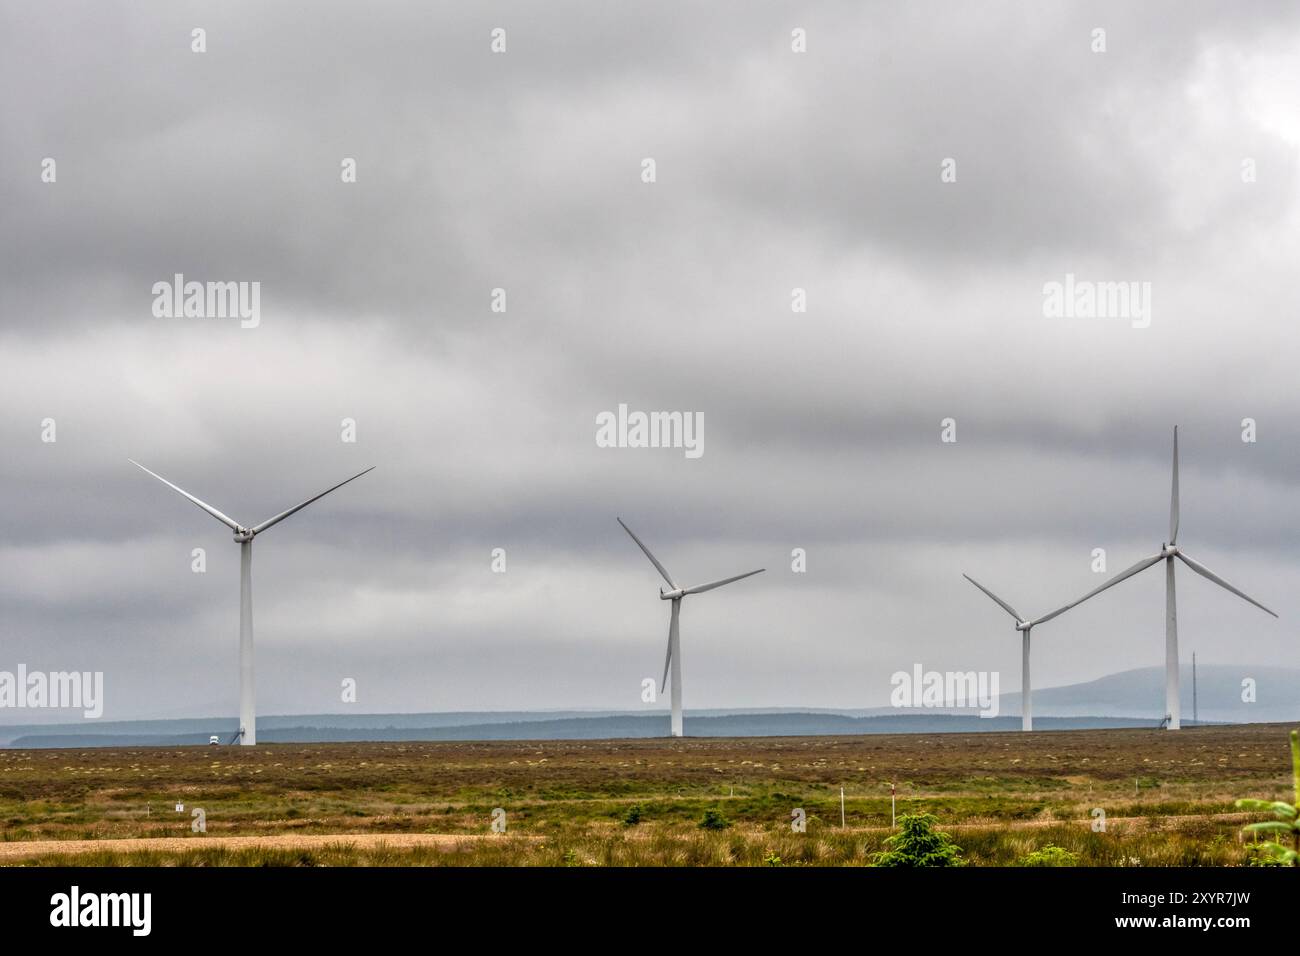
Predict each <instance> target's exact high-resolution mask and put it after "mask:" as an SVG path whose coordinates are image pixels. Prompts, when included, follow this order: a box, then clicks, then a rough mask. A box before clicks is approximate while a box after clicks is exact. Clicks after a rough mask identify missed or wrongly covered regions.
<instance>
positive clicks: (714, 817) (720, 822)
mask: <svg viewBox="0 0 1300 956" xmlns="http://www.w3.org/2000/svg"><path fill="white" fill-rule="evenodd" d="M729 826H731V824H730V823H728V822H727V821H726V819H725V818H724V817H723V816H722V814H721V813H719V812H718V811H717V810H705V811H704V819H702V820H701V821H700V829H701V830H725V829H727V827H729Z"/></svg>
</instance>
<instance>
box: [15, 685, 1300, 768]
mask: <svg viewBox="0 0 1300 956" xmlns="http://www.w3.org/2000/svg"><path fill="white" fill-rule="evenodd" d="M1247 677H1249V678H1252V679H1253V680H1254V681H1255V689H1256V702H1255V703H1253V704H1250V703H1244V702H1243V701H1242V700H1241V692H1242V686H1241V682H1242V680H1243V679H1244V678H1247ZM1164 693H1165V692H1164V670H1163V668H1159V667H1147V668H1140V669H1138V670H1130V671H1123V672H1122V673H1118V674H1111V675H1108V676H1106V677H1103V678H1100V679H1098V680H1094V681H1087V682H1085V683H1081V684H1070V685H1067V686H1064V687H1045V688H1043V689H1041V690H1038V691H1035V692H1034V710H1035V716H1034V728H1035V729H1036V730H1081V729H1095V728H1104V727H1155V726H1157V725H1158V724H1159V722H1160V719H1161V717H1163V716H1164ZM1191 697H1192V688H1191V668H1190V666H1189V667H1188V668H1186V671H1185V673H1184V675H1183V723H1184V724H1190V723H1191V722H1192V721H1191V717H1192V700H1191ZM1197 697H1198V710H1199V715H1200V721H1201V722H1202V723H1264V722H1278V721H1289V720H1300V670H1296V669H1288V668H1277V667H1271V668H1270V667H1255V668H1252V667H1227V666H1223V665H1202V666H1200V667H1198V668H1197ZM999 706H1000V714H999V716H997V717H992V718H981V717H979V716H976V715H974V714H973V713H971V712H969V711H966V712H952V711H949V712H944V711H934V710H897V709H894V708H890V707H881V708H867V709H843V710H840V709H821V708H749V709H733V710H699V711H687V713H686V718H685V730H686V733H687V735H689V736H696V737H782V736H805V735H808V736H813V735H827V734H909V733H917V734H939V733H969V732H973V731H974V732H979V731H1012V730H1019V728H1020V716H1019V715H1020V694H1019V693H1018V692H1017V693H1010V694H1003V695H1001V697H1000V698H999ZM237 727H238V723H237V721H236V720H235V718H233V717H213V718H183V719H175V720H129V721H111V722H90V721H83V722H78V723H69V724H44V725H20V726H2V727H0V745H2V746H7V747H32V748H51V747H151V746H190V745H195V744H206V743H208V738H209V736H210V735H212V734H217V735H218V736H219V737H220V739H221V742H222V743H227V742H228V741H230V739H231V738H232V736H233V735H234V733H235V731H236V729H237ZM667 734H668V715H667V713H666V712H620V711H576V710H570V711H498V712H474V711H462V712H451V713H428V714H300V715H276V716H267V717H259V718H258V721H257V736H258V740H259V741H264V742H266V743H324V742H329V741H338V742H345V741H368V740H373V741H388V740H391V741H402V740H599V739H612V738H624V737H663V736H667Z"/></svg>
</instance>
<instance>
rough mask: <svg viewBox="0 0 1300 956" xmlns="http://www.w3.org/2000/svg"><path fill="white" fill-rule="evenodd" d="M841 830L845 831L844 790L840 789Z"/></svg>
mask: <svg viewBox="0 0 1300 956" xmlns="http://www.w3.org/2000/svg"><path fill="white" fill-rule="evenodd" d="M840 829H841V830H843V829H844V788H843V787H840Z"/></svg>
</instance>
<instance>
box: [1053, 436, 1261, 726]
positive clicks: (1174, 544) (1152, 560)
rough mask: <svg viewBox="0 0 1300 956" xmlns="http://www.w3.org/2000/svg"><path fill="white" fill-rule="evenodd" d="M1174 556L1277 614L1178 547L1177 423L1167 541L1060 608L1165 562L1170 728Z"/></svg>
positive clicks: (1174, 716) (1173, 712)
mask: <svg viewBox="0 0 1300 956" xmlns="http://www.w3.org/2000/svg"><path fill="white" fill-rule="evenodd" d="M1174 558H1177V559H1178V560H1179V561H1181V562H1183V564H1185V565H1187V566H1188V567H1189V568H1191V569H1192V570H1193V571H1195V572H1196V573H1197V574H1199V575H1200V576H1201V577H1203V578H1208V579H1209V580H1211V581H1213V582H1214V583H1215V584H1217V585H1219V587H1221V588H1224V589H1226V590H1228V591H1231V592H1232V593H1233V594H1235V595H1237V597H1239V598H1241V599H1242V600H1243V601H1248V602H1250V603H1251V604H1253V605H1255V607H1257V608H1259V609H1260V610H1261V611H1265V612H1267V613H1269V614H1272V615H1273V616H1274V617H1277V614H1276V613H1274V612H1273V611H1270V610H1269V609H1268V608H1266V607H1264V605H1262V604H1260V603H1259V602H1258V601H1256V600H1255V599H1254V598H1253V597H1251V596H1250V595H1249V594H1246V593H1245V592H1244V591H1240V590H1238V589H1237V588H1235V587H1233V586H1232V585H1231V584H1229V583H1228V582H1227V581H1225V580H1223V578H1221V577H1219V576H1218V575H1217V574H1215V573H1214V572H1213V571H1211V570H1210V569H1209V568H1207V567H1206V566H1205V565H1203V564H1201V563H1200V562H1199V561H1194V560H1192V559H1191V558H1189V557H1188V556H1187V555H1186V554H1184V553H1183V549H1182V548H1180V547H1178V426H1176V425H1175V426H1174V478H1173V484H1172V486H1171V491H1170V496H1169V541H1168V542H1167V543H1165V544H1162V545H1161V546H1160V553H1159V554H1154V555H1152V556H1151V557H1149V558H1143V559H1142V560H1141V561H1139V562H1138V563H1137V564H1135V565H1133V566H1132V567H1131V568H1128V569H1127V570H1124V571H1121V572H1120V573H1119V574H1117V575H1115V576H1114V577H1113V578H1111V579H1110V580H1109V581H1107V582H1106V583H1105V584H1103V585H1101V586H1100V587H1098V588H1094V589H1093V590H1091V591H1089V592H1088V593H1087V594H1085V595H1084V596H1083V597H1081V598H1079V600H1077V601H1075V602H1074V603H1073V604H1068V605H1066V606H1065V607H1064V608H1062V610H1069V609H1070V608H1072V607H1075V606H1077V605H1079V604H1082V603H1083V602H1084V601H1086V600H1088V598H1090V597H1094V596H1095V595H1098V594H1100V593H1101V592H1102V591H1104V590H1106V589H1107V588H1109V587H1114V586H1115V585H1116V584H1119V583H1120V582H1121V581H1126V580H1128V579H1129V578H1131V577H1133V575H1135V574H1137V573H1139V572H1141V571H1145V570H1146V569H1147V568H1149V567H1151V566H1152V565H1153V564H1158V563H1160V562H1161V561H1163V562H1164V563H1165V710H1166V714H1167V716H1168V718H1169V729H1170V730H1178V729H1179V727H1180V726H1181V718H1180V707H1179V700H1178V604H1177V601H1176V600H1175V592H1174Z"/></svg>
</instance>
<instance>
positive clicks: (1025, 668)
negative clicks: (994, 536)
mask: <svg viewBox="0 0 1300 956" xmlns="http://www.w3.org/2000/svg"><path fill="white" fill-rule="evenodd" d="M962 577H964V578H965V579H966V580H967V581H969V582H970V583H971V584H973V585H975V586H976V587H977V588H979V589H980V590H981V591H983V592H984V593H985V594H987V595H988V596H989V597H991V598H992V599H993V600H994V601H996V602H997V603H998V604H999V605H1001V607H1002V609H1003V610H1004V611H1006V612H1007V613H1008V614H1010V615H1011V616H1012V617H1013V618H1015V620H1016V630H1017V631H1019V632H1020V633H1021V635H1022V637H1021V642H1020V729H1021V730H1022V731H1024V730H1033V729H1034V709H1033V700H1032V693H1033V688H1032V687H1031V685H1030V681H1029V632H1030V631H1032V630H1033V629H1034V628H1035V627H1036V626H1037V625H1039V624H1042V623H1043V622H1044V621H1050V620H1051V619H1052V618H1054V617H1056V616H1057V615H1058V614H1064V613H1065V612H1066V611H1068V610H1069V609H1070V607H1073V605H1070V606H1069V607H1062V608H1057V609H1056V610H1055V611H1053V612H1052V613H1051V614H1044V615H1043V616H1042V617H1036V618H1034V619H1033V620H1032V621H1030V620H1027V619H1026V618H1025V617H1024V616H1023V615H1021V613H1020V612H1019V611H1017V610H1016V609H1015V608H1013V607H1012V606H1011V605H1010V604H1008V603H1007V602H1006V601H1004V600H1002V598H1000V597H998V596H997V595H996V594H994V593H993V592H992V591H990V590H989V589H988V588H986V587H985V586H984V585H982V584H980V583H979V582H978V581H976V580H975V579H974V578H973V577H971V576H970V575H969V574H963V575H962Z"/></svg>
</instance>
